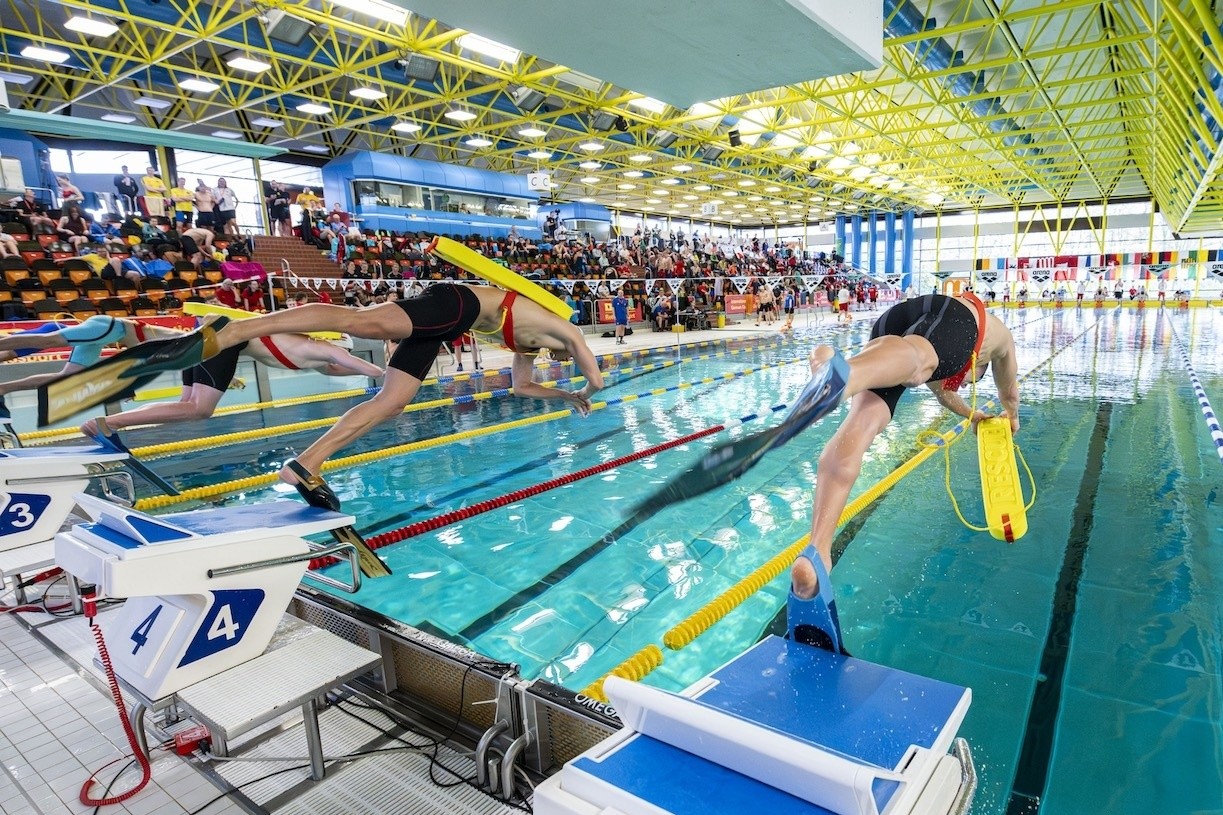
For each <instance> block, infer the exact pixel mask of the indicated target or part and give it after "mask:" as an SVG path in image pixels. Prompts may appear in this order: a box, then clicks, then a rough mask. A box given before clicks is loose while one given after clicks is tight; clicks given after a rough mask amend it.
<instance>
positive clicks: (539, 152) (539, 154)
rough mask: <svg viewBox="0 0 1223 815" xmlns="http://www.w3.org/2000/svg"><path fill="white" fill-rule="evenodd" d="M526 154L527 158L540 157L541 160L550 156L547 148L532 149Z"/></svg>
mask: <svg viewBox="0 0 1223 815" xmlns="http://www.w3.org/2000/svg"><path fill="white" fill-rule="evenodd" d="M527 156H528V157H529V158H536V159H540V160H541V161H542V160H544V159H549V158H552V154H551V153H550V152H548V151H547V150H532V151H531V152H529V153H527Z"/></svg>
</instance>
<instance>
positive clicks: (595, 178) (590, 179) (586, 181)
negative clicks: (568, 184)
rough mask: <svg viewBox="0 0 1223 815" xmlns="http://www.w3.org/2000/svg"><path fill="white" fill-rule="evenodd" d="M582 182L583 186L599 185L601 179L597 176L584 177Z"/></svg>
mask: <svg viewBox="0 0 1223 815" xmlns="http://www.w3.org/2000/svg"><path fill="white" fill-rule="evenodd" d="M581 181H582V183H583V184H598V183H599V177H598V176H595V175H587V176H583V177H582V179H581Z"/></svg>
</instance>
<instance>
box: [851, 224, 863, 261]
mask: <svg viewBox="0 0 1223 815" xmlns="http://www.w3.org/2000/svg"><path fill="white" fill-rule="evenodd" d="M849 262H850V263H851V264H852V265H853V266H855V267H859V266H861V265H862V216H861V215H855V216H853V217H852V218H850V219H849Z"/></svg>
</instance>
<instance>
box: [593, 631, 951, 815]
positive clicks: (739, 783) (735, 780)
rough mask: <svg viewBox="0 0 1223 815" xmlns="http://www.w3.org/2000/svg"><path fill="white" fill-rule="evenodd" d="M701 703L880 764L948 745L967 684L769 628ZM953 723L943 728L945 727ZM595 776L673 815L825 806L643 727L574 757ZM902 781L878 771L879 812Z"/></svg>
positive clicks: (800, 813)
mask: <svg viewBox="0 0 1223 815" xmlns="http://www.w3.org/2000/svg"><path fill="white" fill-rule="evenodd" d="M709 679H710V680H713V683H712V684H711V686H710V687H708V688H707V689H706V690H704V691H703V692H701V693H700V694H699V695H698V696H697V697H696V698H695V699H694V700H691V703H694V704H698V705H705V706H708V707H710V708H713V709H715V710H718V711H721V712H723V713H726V714H729V715H732V716H735V717H738V718H741V719H744V720H746V721H749V722H751V723H753V724H755V725H758V726H761V727H765V728H769V729H771V730H773V731H776V732H777V733H781V734H784V735H786V736H788V737H790V738H792V739H794V740H795V741H796V742H800V743H807V744H811V745H816V746H818V747H820V748H822V749H823V750H825V751H828V752H834V753H839V754H840V755H842V756H845V757H847V758H850V759H853V760H854V761H857V762H860V763H863V764H868V765H871V766H873V767H877V768H879V769H881V770H889V771H891V770H897V769H898V768H899V765H900V764H901V762H902V760H903V759H904V758H905V755H906V753H907V752H908V751H909V748H910V746H911V745H916V746H918V747H925V748H928V749H932V750H937V749H938V748H939V747H940V744H938V742H944V744H942V745H941V746H942V749H943V750H945V749H946V747H947V745H948V744H949V742H950V738H951V736H952V735H954V729H955V727H958V725H959V722H960V719H961V718H962V717H963V714H964V710H965V709H966V707H967V697H968V694H969V691H968V690H967V689H965V688H961V687H958V686H955V685H950V684H948V683H946V682H940V681H938V680H935V679H928V678H926V677H921V676H916V675H914V674H910V673H906V672H904V671H900V670H896V669H893V668H887V667H884V666H881V665H875V664H872V663H869V662H864V661H862V660H859V659H854V658H852V657H844V656H841V655H839V654H832V653H829V652H828V651H824V650H821V649H818V648H813V647H810V646H805V645H799V644H795V643H791V642H789V641H787V640H784V639H781V638H780V637H769V638H767V639H764V640H762V641H761V642H759V643H757V645H756V646H755V647H753V648H752V649H750V650H749V651H747V652H745V653H743V654H741V655H740V656H739V657H737V658H736V659H735V660H734V661H732V662H730V663H729V664H727V665H726V666H724V667H722V668H720V669H719V670H717V671H715V672H714V673H713V674H711V675H710V677H709ZM949 730H950V732H948V731H949ZM570 766H572V767H573V768H574V769H576V770H579V771H581V772H583V773H585V774H587V775H589V776H591V777H592V778H595V779H597V780H599V781H601V782H604V783H606V784H608V785H610V786H613V787H616V788H619V789H620V790H623V791H624V792H627V793H629V794H631V795H632V796H635V797H637V798H639V799H641V800H642V801H646V802H649V803H650V804H653V805H654V806H656V807H659V808H660V809H662V810H663V811H666V812H670V813H675V815H689V813H691V815H707V813H709V812H752V811H767V812H769V815H823V813H829V815H831V813H830V812H829V810H827V809H825V808H823V807H821V806H818V805H816V804H813V803H810V802H808V801H804V800H802V799H800V798H798V797H796V796H793V795H791V794H789V793H787V792H783V791H782V790H779V789H776V788H775V787H772V786H770V785H768V784H765V783H763V782H761V781H757V780H755V779H752V778H748V777H747V776H745V775H742V774H741V773H738V772H736V771H734V770H731V769H729V768H727V767H723V766H721V765H719V764H716V763H715V762H712V761H707V760H705V759H703V758H700V757H698V756H695V755H693V754H692V753H689V752H687V751H685V750H682V749H680V748H678V747H675V746H672V745H670V744H666V743H664V742H662V741H659V740H658V739H655V738H652V737H650V736H647V735H645V734H642V733H637V734H635V735H634V736H633V737H632V738H630V739H629V740H628V741H626V742H624V743H623V744H622V745H621V746H620V747H619V748H618V749H614V750H612V751H610V752H608V753H607V754H606V755H603V756H601V757H600V758H598V759H597V760H596V759H592V758H590V757H587V756H582V757H580V758H578V759H576V760H575V761H573V762H572V763H571V765H570ZM898 787H899V785H898V783H897V782H895V781H891V780H887V779H876V780H875V782H874V784H873V785H872V789H871V791H872V794H873V797H874V799H875V802H876V805H877V807H878V809H879V810H880V811H882V810H883V809H884V808H885V807H886V806H887V803H888V801H889V800H890V799H891V797H892V795H893V794H894V793H895V792H896V790H897V789H898Z"/></svg>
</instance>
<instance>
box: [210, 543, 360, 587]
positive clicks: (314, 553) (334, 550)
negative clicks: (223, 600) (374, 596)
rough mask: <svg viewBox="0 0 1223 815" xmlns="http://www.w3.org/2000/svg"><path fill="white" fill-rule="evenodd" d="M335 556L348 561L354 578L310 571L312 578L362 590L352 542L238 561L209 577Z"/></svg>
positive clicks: (325, 582)
mask: <svg viewBox="0 0 1223 815" xmlns="http://www.w3.org/2000/svg"><path fill="white" fill-rule="evenodd" d="M329 555H330V556H334V557H336V558H339V559H340V560H346V561H348V565H349V568H350V570H351V574H352V579H351V580H350V581H349V582H347V583H345V582H344V581H343V580H336V579H335V578H334V577H328V576H326V575H323V574H318V573H317V572H311V573H310V579H312V580H317V581H318V582H320V583H323V584H326V585H328V586H331V587H332V588H335V589H339V590H340V591H344V592H348V593H349V594H356V593H357V592H358V591H360V590H361V566H360V561H359V560H358V558H359V556H358V554H357V547H355V546H353V545H352V544H351V543H334V544H332V545H330V546H321V547H315V546H313V545H311V547H310V551H309V552H303V553H302V554H300V555H288V556H286V557H274V558H267V559H265V560H252V561H251V562H249V563H237V564H234V565H233V566H222V567H221V568H219V569H209V570H208V572H207V574H208V577H209V579H214V578H218V577H225V576H226V575H231V574H241V573H243V572H253V571H257V570H259V569H267V568H271V567H273V566H284V565H286V564H289V563H300V562H302V561H303V560H314V559H315V558H318V557H327V556H329Z"/></svg>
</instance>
